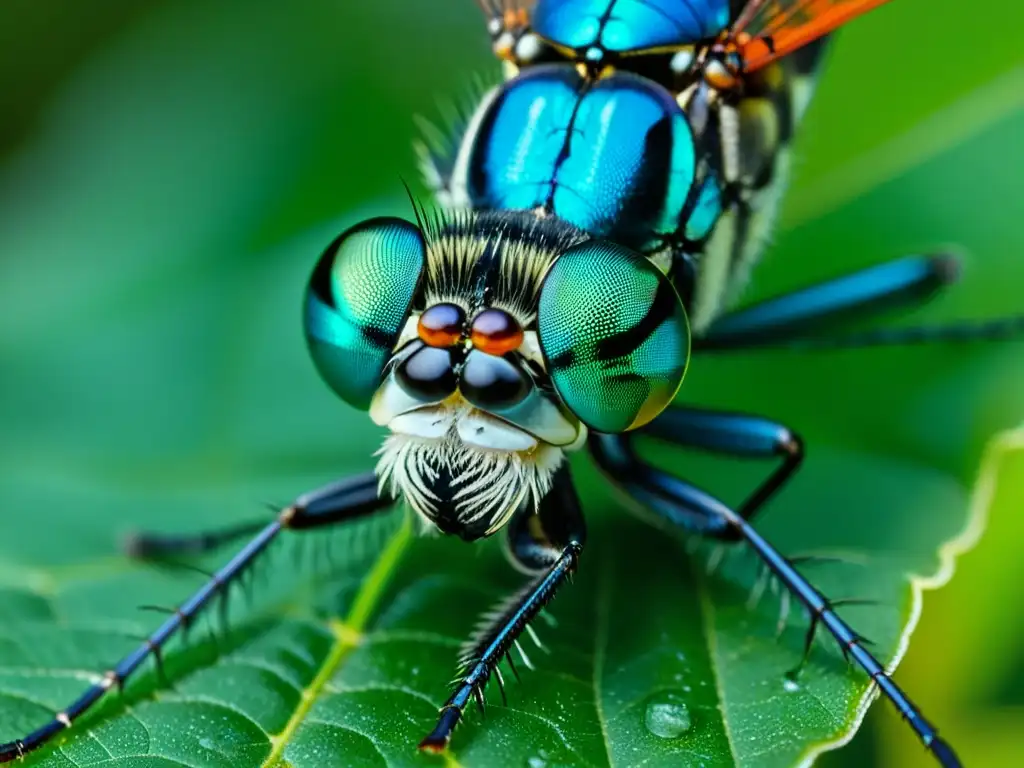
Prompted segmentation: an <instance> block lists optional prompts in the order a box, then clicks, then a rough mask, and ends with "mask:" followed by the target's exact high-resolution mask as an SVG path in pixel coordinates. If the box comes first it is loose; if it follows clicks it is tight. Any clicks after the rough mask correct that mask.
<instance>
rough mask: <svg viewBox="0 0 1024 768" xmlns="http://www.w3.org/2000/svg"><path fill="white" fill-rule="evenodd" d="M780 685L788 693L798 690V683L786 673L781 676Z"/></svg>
mask: <svg viewBox="0 0 1024 768" xmlns="http://www.w3.org/2000/svg"><path fill="white" fill-rule="evenodd" d="M782 687H783V688H784V689H785V690H786V691H788V692H789V693H793V692H794V691H799V690H800V683H798V682H797V681H796V680H794V679H793V678H792V677H790V676H789V675H786V676H785V677H784V678H782Z"/></svg>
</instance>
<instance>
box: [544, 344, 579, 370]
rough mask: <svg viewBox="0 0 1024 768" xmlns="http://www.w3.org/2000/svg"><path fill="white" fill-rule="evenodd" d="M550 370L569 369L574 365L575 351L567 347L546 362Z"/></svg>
mask: <svg viewBox="0 0 1024 768" xmlns="http://www.w3.org/2000/svg"><path fill="white" fill-rule="evenodd" d="M548 363H549V364H550V365H551V367H552V368H569V367H571V366H573V365H576V350H575V349H573V348H572V347H567V348H566V349H563V350H562V351H561V352H559V353H558V354H557V355H555V356H554V357H552V358H550V359H549V360H548Z"/></svg>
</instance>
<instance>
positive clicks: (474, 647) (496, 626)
mask: <svg viewBox="0 0 1024 768" xmlns="http://www.w3.org/2000/svg"><path fill="white" fill-rule="evenodd" d="M585 540H586V526H585V524H584V521H583V514H582V512H581V510H580V504H579V499H578V498H577V496H576V490H575V488H573V485H572V479H571V477H570V476H569V469H568V467H567V466H563V467H562V469H561V470H559V472H558V474H557V475H556V477H555V480H554V485H553V486H552V488H551V490H550V491H549V492H548V494H547V495H546V496H545V497H544V499H543V500H542V501H541V503H540V509H539V510H538V511H537V513H536V514H535V513H534V512H533V510H532V509H531V510H526V511H525V512H521V513H519V514H517V515H516V517H515V518H514V519H513V521H512V522H511V523H510V524H509V527H508V543H509V553H510V555H511V557H512V559H513V561H514V563H515V564H516V566H517V567H519V568H520V569H521V570H524V571H526V572H529V573H536V574H537V576H536V578H534V579H533V580H532V581H531V582H530V583H528V584H527V585H526V587H525V588H523V589H521V590H520V591H518V592H516V593H515V594H513V595H512V596H511V597H510V598H509V599H508V600H505V601H503V602H502V603H501V604H500V605H499V606H498V607H497V608H496V609H495V610H494V612H493V613H490V614H488V615H486V616H485V617H484V619H483V622H482V623H481V626H480V628H479V629H478V631H477V632H476V633H475V634H474V636H473V637H472V638H471V639H470V641H469V642H468V643H467V644H466V645H465V646H464V648H463V650H462V653H461V654H460V658H459V672H458V677H457V680H456V687H455V690H454V692H453V693H452V695H451V696H450V697H449V698H448V700H447V701H446V702H445V703H444V706H443V707H441V711H440V714H439V717H438V721H437V725H436V726H435V727H434V730H432V731H431V732H430V733H429V734H428V735H427V736H426V738H424V739H423V741H421V742H420V749H424V750H427V751H429V752H440V751H441V750H443V749H444V748H445V747H446V746H447V745H448V742H449V741H450V740H451V737H452V731H453V730H454V729H455V726H456V725H457V724H458V723H459V720H461V719H462V713H463V711H464V710H465V708H466V706H467V705H468V704H469V702H470V701H471V700H474V699H475V700H476V702H477V704H478V705H479V706H480V707H481V708H483V706H484V688H485V687H486V685H487V682H488V680H490V677H491V674H492V673H493V672H495V671H496V669H497V666H498V664H499V662H501V660H502V658H503V657H505V658H508V660H509V662H510V664H511V663H512V657H511V650H512V647H513V646H516V647H517V649H518V650H519V652H520V653H521V654H522V658H523V663H524V664H526V665H527V666H529V665H530V662H529V658H528V657H527V656H526V655H525V653H523V651H522V648H521V647H519V636H520V635H521V634H522V633H523V632H524V631H530V630H529V628H528V625H529V623H530V622H531V621H532V620H533V619H534V618H536V616H537V614H538V613H540V611H541V609H543V608H544V606H546V605H547V604H548V603H549V602H551V600H552V598H554V596H555V593H556V592H557V591H558V588H559V587H561V586H562V584H564V583H565V582H566V581H567V580H568V579H570V578H571V576H572V573H573V571H575V570H576V565H577V563H578V561H579V556H580V553H581V552H582V551H583V544H584V542H585ZM514 670H515V667H513V671H514ZM498 682H499V685H502V696H503V697H504V693H505V692H504V686H503V683H502V681H501V673H500V672H498Z"/></svg>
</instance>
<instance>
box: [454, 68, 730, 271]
mask: <svg viewBox="0 0 1024 768" xmlns="http://www.w3.org/2000/svg"><path fill="white" fill-rule="evenodd" d="M465 167H466V176H465V180H464V183H465V194H466V200H465V201H464V202H465V203H466V204H468V206H469V207H472V208H474V209H477V210H495V209H506V210H521V209H541V210H544V211H546V212H548V213H550V214H553V215H555V216H558V217H559V218H561V219H563V220H565V221H567V222H569V223H570V224H573V225H575V226H577V227H579V228H580V229H583V230H585V231H587V232H589V233H591V234H593V235H596V236H598V237H605V238H608V239H611V240H614V241H615V242H618V243H620V244H622V245H625V246H627V247H630V248H633V249H635V250H638V251H641V252H645V253H649V252H652V251H655V250H658V249H660V248H661V247H663V246H664V244H665V243H666V241H667V240H668V239H670V238H672V237H673V236H674V235H675V233H676V232H677V231H678V230H679V229H680V226H681V223H682V222H684V221H685V220H686V218H687V216H688V214H689V212H690V209H692V208H693V205H694V203H695V196H694V195H693V194H692V190H693V188H694V183H695V180H696V172H697V168H696V149H695V146H694V136H693V133H692V131H691V130H690V126H689V123H688V122H687V119H686V116H685V115H684V114H683V111H682V109H680V107H679V105H678V104H677V103H676V101H675V100H674V99H673V98H672V95H671V94H670V93H669V92H668V91H666V90H665V89H664V88H662V87H660V86H659V85H657V84H656V83H654V82H652V81H650V80H647V79H645V78H642V77H638V76H636V75H633V74H630V73H627V72H616V73H614V74H611V75H610V76H608V77H604V78H602V79H600V80H597V81H593V80H590V79H588V78H586V77H585V76H584V75H581V74H580V73H579V72H578V71H577V69H576V68H575V67H573V66H571V65H568V64H563V65H559V64H553V65H546V66H541V67H535V68H533V69H530V70H528V71H526V72H524V73H523V74H522V75H520V76H519V77H517V78H515V79H514V80H512V81H510V82H509V83H507V84H506V85H505V86H504V87H503V88H501V90H500V91H499V92H498V93H497V95H496V96H495V98H494V99H493V100H491V102H490V103H489V105H488V106H487V108H486V109H485V111H484V112H483V114H482V115H481V119H480V122H479V124H478V130H477V131H476V133H475V135H474V137H473V139H472V142H471V144H470V145H469V147H468V155H467V163H466V166H465ZM712 215H714V213H713V212H712Z"/></svg>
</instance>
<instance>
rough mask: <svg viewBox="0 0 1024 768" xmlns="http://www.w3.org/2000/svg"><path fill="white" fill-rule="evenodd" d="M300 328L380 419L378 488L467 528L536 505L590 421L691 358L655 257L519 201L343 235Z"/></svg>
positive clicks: (654, 386) (628, 412)
mask: <svg viewBox="0 0 1024 768" xmlns="http://www.w3.org/2000/svg"><path fill="white" fill-rule="evenodd" d="M306 335H307V338H308V340H309V348H310V352H311V354H312V356H313V359H314V362H315V363H316V366H317V368H318V370H319V371H320V373H321V375H322V376H323V377H324V379H325V380H326V381H327V383H328V384H329V385H330V386H331V387H332V388H333V389H334V390H335V392H337V394H338V395H340V396H341V397H342V399H344V400H345V401H346V402H348V403H349V404H351V405H354V406H356V407H358V408H363V409H368V410H369V412H370V416H371V418H372V419H373V420H374V422H375V423H377V424H379V425H381V426H386V427H387V428H388V429H389V431H390V433H391V434H390V435H389V436H388V437H387V438H386V440H385V442H384V445H383V447H382V448H381V450H380V453H379V456H380V461H379V463H378V466H377V473H378V476H379V477H380V480H381V483H382V484H383V485H386V486H387V487H389V488H390V490H391V492H392V493H393V494H394V495H401V496H403V497H404V498H405V499H406V500H407V501H408V502H409V503H410V505H411V506H412V507H413V508H414V509H415V510H416V511H417V512H419V513H420V515H421V516H422V517H423V518H425V519H426V520H427V521H429V522H430V523H432V524H433V525H436V526H437V527H438V528H440V529H441V530H442V531H444V532H445V533H456V534H458V535H459V536H461V537H463V538H465V539H467V540H471V539H476V538H480V537H482V536H488V535H490V534H492V533H494V532H495V531H497V530H498V529H500V528H501V527H502V526H503V525H504V524H505V523H506V522H507V521H508V520H509V519H510V518H511V516H512V515H513V514H514V513H515V512H516V511H517V510H519V509H521V508H523V507H533V508H535V507H536V506H537V505H538V504H539V503H540V500H541V499H543V498H544V496H545V495H546V494H547V492H548V490H549V489H550V484H551V480H552V477H553V475H554V473H555V471H556V470H557V469H558V467H559V466H560V465H561V463H562V461H563V458H564V452H565V451H567V450H572V449H574V448H576V447H578V446H579V445H580V444H582V442H583V440H584V439H585V437H586V435H587V428H588V427H590V428H593V429H596V430H599V431H603V432H623V431H626V430H629V429H633V428H635V427H638V426H641V425H642V424H645V423H647V422H648V421H650V420H651V419H653V418H654V417H655V416H656V415H657V414H658V413H660V412H661V410H662V409H664V408H665V407H666V406H667V405H668V403H669V402H670V401H671V399H672V397H673V395H674V394H675V392H676V390H677V389H678V387H679V385H680V382H681V381H682V377H683V373H684V371H685V367H686V360H687V357H688V354H689V330H688V326H687V321H686V315H685V312H684V310H683V307H682V303H681V302H680V300H679V297H678V295H677V294H676V292H675V289H674V288H673V287H672V285H671V283H670V282H669V281H668V279H667V278H666V277H665V276H664V275H663V274H662V273H661V272H660V271H659V270H658V269H657V268H656V267H654V266H653V265H652V264H651V263H650V262H649V261H648V260H647V259H645V258H644V257H642V256H640V255H638V254H635V253H634V252H632V251H630V250H629V249H627V248H624V247H621V246H617V245H614V244H611V243H605V242H601V241H594V240H586V239H584V237H583V236H582V235H581V234H580V233H579V232H578V231H577V230H574V229H572V228H570V227H567V226H566V225H564V224H562V223H557V224H556V223H548V224H545V223H544V222H543V221H542V220H538V219H536V218H535V217H534V216H533V215H532V214H523V215H515V216H512V217H511V218H510V217H509V215H508V214H503V215H502V216H495V217H490V218H488V217H472V218H466V219H465V220H459V221H453V222H441V223H440V224H439V225H438V226H437V227H436V228H435V229H434V230H432V231H428V232H427V233H426V234H424V233H422V232H421V231H420V230H419V229H418V228H416V227H414V226H413V225H412V224H409V223H407V222H404V221H401V220H397V219H394V220H391V219H377V220H373V221H370V222H366V223H364V224H361V225H359V226H357V227H355V228H354V229H351V230H349V231H348V232H346V233H345V234H344V235H342V236H341V237H340V238H338V239H337V240H336V241H335V242H334V243H332V245H331V246H330V247H329V248H328V249H327V251H326V252H325V253H324V254H323V256H322V257H321V259H320V261H319V263H318V264H317V266H316V268H315V269H314V271H313V276H312V278H311V280H310V285H309V291H308V293H307V299H306Z"/></svg>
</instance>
